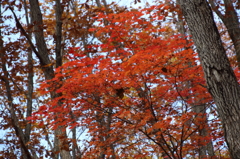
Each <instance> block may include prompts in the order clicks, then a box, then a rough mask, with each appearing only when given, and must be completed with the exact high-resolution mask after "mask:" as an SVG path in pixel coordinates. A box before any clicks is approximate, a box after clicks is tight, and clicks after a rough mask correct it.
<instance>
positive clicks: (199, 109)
mask: <svg viewBox="0 0 240 159" xmlns="http://www.w3.org/2000/svg"><path fill="white" fill-rule="evenodd" d="M176 4H177V6H179V4H180V0H177V1H176ZM177 27H178V31H179V32H180V33H181V34H182V35H183V36H184V35H187V34H188V33H187V30H186V29H185V25H184V20H183V15H182V14H181V12H179V14H178V22H177ZM186 40H188V39H186ZM189 66H190V67H194V66H192V64H189ZM188 85H189V88H190V87H191V86H192V84H191V83H190V82H189V84H188ZM194 100H195V103H199V101H196V100H197V99H196V98H195V99H194ZM200 103H201V102H200ZM192 111H193V112H196V113H197V114H200V113H201V114H202V116H201V117H202V118H204V117H206V104H204V103H202V104H200V105H195V104H193V105H192ZM206 119H207V117H206ZM203 125H205V128H203V129H201V130H200V131H199V133H200V135H201V136H210V133H209V131H208V130H207V129H206V127H208V121H207V120H205V122H204V123H203ZM206 156H208V157H214V156H215V153H214V149H213V142H212V141H210V142H209V143H208V144H207V145H205V146H201V147H200V148H199V158H200V159H202V158H206Z"/></svg>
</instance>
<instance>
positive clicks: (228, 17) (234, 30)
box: [209, 0, 240, 68]
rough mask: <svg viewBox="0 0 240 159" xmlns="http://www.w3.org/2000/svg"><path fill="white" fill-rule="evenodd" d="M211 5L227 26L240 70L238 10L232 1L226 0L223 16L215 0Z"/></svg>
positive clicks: (212, 0) (211, 0) (211, 1)
mask: <svg viewBox="0 0 240 159" xmlns="http://www.w3.org/2000/svg"><path fill="white" fill-rule="evenodd" d="M209 2H210V4H211V7H212V9H213V10H214V11H215V13H216V14H217V15H218V17H219V18H220V19H221V20H222V21H223V23H224V25H225V26H226V28H227V30H228V33H229V36H230V38H231V39H232V42H233V45H234V48H235V52H236V56H237V62H238V67H239V68H240V26H239V24H240V23H239V21H238V15H237V12H236V10H235V9H234V7H233V2H232V0H224V5H225V14H222V13H221V12H220V11H219V10H218V7H217V6H216V5H215V3H214V0H210V1H209Z"/></svg>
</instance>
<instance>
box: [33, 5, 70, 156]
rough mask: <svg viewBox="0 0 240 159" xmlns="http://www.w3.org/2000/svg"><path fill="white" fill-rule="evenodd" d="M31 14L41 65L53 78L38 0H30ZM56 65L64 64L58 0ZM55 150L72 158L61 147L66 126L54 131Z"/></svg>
mask: <svg viewBox="0 0 240 159" xmlns="http://www.w3.org/2000/svg"><path fill="white" fill-rule="evenodd" d="M29 2H30V14H31V20H32V22H33V24H34V28H33V29H34V34H35V40H36V45H37V48H38V52H37V54H36V55H37V57H38V58H39V60H40V65H41V67H42V70H43V73H44V76H45V78H46V80H49V79H52V78H53V77H54V70H53V66H52V64H51V61H50V58H49V56H48V50H47V46H46V42H45V39H44V34H43V20H42V13H41V10H40V7H39V2H38V0H30V1H29ZM56 11H57V12H56V21H57V25H56V39H55V41H56V47H58V48H56V49H55V51H56V66H57V67H58V66H60V65H61V64H62V59H61V35H62V34H61V28H62V22H61V14H62V9H61V5H60V1H59V0H56ZM55 97H57V94H56V93H54V92H51V98H55ZM54 133H55V134H54V135H55V138H54V151H55V152H57V151H60V155H61V157H62V158H63V159H70V158H71V155H70V152H69V151H66V150H64V149H61V146H64V140H65V139H66V128H63V127H58V128H57V129H56V130H55V131H54ZM59 137H61V138H63V139H62V140H60V139H59ZM54 158H55V159H57V158H58V157H57V155H54Z"/></svg>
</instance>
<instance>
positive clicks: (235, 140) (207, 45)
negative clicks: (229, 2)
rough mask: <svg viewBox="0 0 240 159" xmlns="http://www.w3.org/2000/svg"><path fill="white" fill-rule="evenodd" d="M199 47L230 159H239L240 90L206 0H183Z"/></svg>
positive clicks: (183, 9)
mask: <svg viewBox="0 0 240 159" xmlns="http://www.w3.org/2000/svg"><path fill="white" fill-rule="evenodd" d="M180 6H181V9H182V12H183V15H184V16H185V19H186V21H187V24H188V26H189V29H190V32H191V34H192V36H193V40H194V43H195V45H196V47H197V51H198V55H199V57H200V61H201V65H202V67H203V70H204V74H205V79H206V82H207V88H208V91H209V92H210V94H211V95H212V97H213V99H214V101H215V103H216V105H217V111H218V113H219V115H220V119H221V121H222V124H223V129H224V133H225V139H226V142H227V145H228V147H229V151H230V155H231V158H233V159H240V156H239V154H240V133H239V132H240V88H239V84H238V82H237V79H236V76H235V75H234V72H233V70H232V68H231V66H230V62H229V60H228V58H227V55H226V51H225V50H224V47H223V45H222V41H221V38H220V34H219V32H218V30H217V27H216V24H215V22H214V19H213V14H212V10H211V8H210V6H209V4H208V2H207V1H206V0H195V1H192V0H180Z"/></svg>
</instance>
